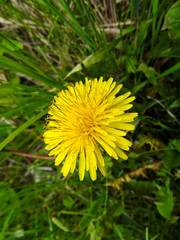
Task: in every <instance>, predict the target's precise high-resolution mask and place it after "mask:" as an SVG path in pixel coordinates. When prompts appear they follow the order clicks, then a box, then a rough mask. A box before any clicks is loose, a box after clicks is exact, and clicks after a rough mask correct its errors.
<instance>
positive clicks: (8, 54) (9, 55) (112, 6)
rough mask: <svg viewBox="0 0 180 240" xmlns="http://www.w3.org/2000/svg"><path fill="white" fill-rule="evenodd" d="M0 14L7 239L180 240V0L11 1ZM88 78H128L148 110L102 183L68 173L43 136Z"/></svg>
mask: <svg viewBox="0 0 180 240" xmlns="http://www.w3.org/2000/svg"><path fill="white" fill-rule="evenodd" d="M0 12H1V17H0V29H1V34H0V65H1V66H2V68H1V70H0V106H1V107H0V150H1V153H0V164H1V165H0V170H1V173H0V178H1V183H0V199H1V203H0V229H1V233H0V239H1V240H4V239H17V238H19V239H36V240H38V239H43V240H46V239H48V240H50V239H60V240H64V239H77V240H86V239H91V240H101V239H102V240H106V239H121V240H139V239H145V240H155V239H161V240H162V239H168V240H177V239H180V230H179V229H180V222H179V214H180V203H179V199H180V188H179V183H180V169H179V166H180V110H179V106H180V82H179V75H180V63H179V57H180V44H179V42H180V17H179V16H180V1H172V0H170V1H166V0H153V1H150V0H145V1H140V0H131V1H130V3H129V1H125V0H124V1H118V0H117V1H115V0H114V1H108V0H105V1H100V0H94V1H93V0H87V1H84V0H76V1H75V0H69V1H66V0H56V1H55V0H52V1H51V0H39V1H35V0H22V1H18V0H14V1H12V0H11V1H6V0H0ZM86 76H87V77H89V78H95V77H100V76H103V77H104V79H108V78H109V77H111V76H112V77H114V79H115V81H117V83H123V85H124V87H123V91H124V92H127V91H129V90H130V91H131V92H132V94H133V95H135V96H136V100H135V102H134V107H133V111H135V112H136V111H137V112H138V113H139V116H138V118H136V121H135V123H134V124H135V126H136V129H135V130H134V132H131V133H128V138H129V139H130V140H131V141H133V147H132V148H131V150H130V152H129V153H128V155H129V158H128V160H127V161H122V159H119V160H118V161H115V160H113V159H111V158H110V157H108V156H105V161H106V168H107V173H108V174H107V176H106V177H105V178H104V177H103V176H102V175H100V174H99V173H98V180H97V181H95V182H92V181H91V179H90V177H89V175H88V174H86V176H85V180H84V181H83V182H80V181H79V178H78V170H77V169H76V172H75V173H74V174H73V175H69V176H68V177H67V178H63V177H62V175H61V174H60V168H59V167H57V168H56V167H55V166H54V161H53V159H48V158H47V155H48V153H47V151H46V150H45V144H44V142H43V139H42V134H43V125H44V124H45V116H46V113H47V111H48V106H49V105H50V103H51V101H52V100H53V97H54V96H55V95H56V94H57V92H58V91H60V90H61V89H65V88H66V87H67V86H68V85H71V84H73V83H75V82H76V81H80V80H84V78H85V77H86ZM23 153H25V154H26V155H23ZM36 155H38V156H40V157H38V156H36Z"/></svg>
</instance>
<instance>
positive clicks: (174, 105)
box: [167, 98, 180, 109]
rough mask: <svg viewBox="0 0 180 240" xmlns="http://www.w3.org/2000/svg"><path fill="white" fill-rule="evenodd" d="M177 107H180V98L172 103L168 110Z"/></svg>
mask: <svg viewBox="0 0 180 240" xmlns="http://www.w3.org/2000/svg"><path fill="white" fill-rule="evenodd" d="M177 107H180V98H179V99H177V100H175V101H174V102H173V103H171V104H170V106H169V107H168V108H167V109H171V108H177Z"/></svg>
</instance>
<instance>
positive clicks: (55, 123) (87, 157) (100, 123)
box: [44, 77, 137, 181]
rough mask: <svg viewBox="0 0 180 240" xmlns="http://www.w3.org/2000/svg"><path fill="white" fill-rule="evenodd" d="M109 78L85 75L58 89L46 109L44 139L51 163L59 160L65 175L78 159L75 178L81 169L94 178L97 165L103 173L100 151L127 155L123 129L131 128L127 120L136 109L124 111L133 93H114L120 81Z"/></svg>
mask: <svg viewBox="0 0 180 240" xmlns="http://www.w3.org/2000/svg"><path fill="white" fill-rule="evenodd" d="M115 86H116V83H115V82H113V78H109V79H108V81H103V78H102V77H101V78H100V79H99V80H98V79H94V80H88V79H87V78H86V79H85V84H83V83H82V82H77V83H76V84H75V86H73V87H72V86H69V87H68V90H63V91H61V92H59V93H58V95H57V96H56V97H55V98H54V101H53V103H52V105H51V107H50V110H49V112H48V114H49V116H48V118H47V126H46V131H45V133H44V141H45V143H46V144H47V146H46V149H47V150H48V151H50V152H49V155H50V156H54V157H55V158H56V159H55V165H56V166H57V165H59V164H60V163H61V162H62V161H63V160H64V164H63V167H62V169H61V172H62V174H63V175H64V176H67V174H68V173H69V171H70V172H71V173H73V172H74V170H75V168H76V162H77V159H79V178H80V180H81V181H82V180H83V179H84V174H85V169H86V171H89V172H90V176H91V179H92V180H93V181H94V180H96V170H97V168H99V170H100V171H101V173H102V174H103V175H104V176H105V175H106V170H105V163H104V159H103V156H102V152H103V151H105V152H106V153H107V154H108V155H109V156H111V157H113V158H115V159H118V157H120V158H122V159H127V155H126V154H125V153H124V150H125V151H128V150H129V147H130V146H131V145H132V143H131V142H130V141H129V140H127V139H125V138H124V136H125V135H126V131H128V130H133V129H134V125H132V124H130V122H132V121H133V120H134V118H135V117H136V116H137V113H125V111H126V110H128V109H130V108H131V107H132V104H130V102H132V101H133V100H134V99H135V97H129V95H130V94H131V93H130V92H127V93H125V94H123V95H121V96H118V97H116V94H117V93H118V92H119V91H120V89H121V88H122V84H120V85H118V86H116V87H115Z"/></svg>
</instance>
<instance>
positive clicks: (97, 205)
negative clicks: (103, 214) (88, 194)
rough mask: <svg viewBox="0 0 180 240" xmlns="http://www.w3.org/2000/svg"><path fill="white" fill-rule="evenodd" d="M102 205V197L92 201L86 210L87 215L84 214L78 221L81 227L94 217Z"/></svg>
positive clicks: (85, 225)
mask: <svg viewBox="0 0 180 240" xmlns="http://www.w3.org/2000/svg"><path fill="white" fill-rule="evenodd" d="M101 205H102V199H101V198H100V199H98V200H96V201H94V202H93V204H92V206H91V208H90V209H89V210H88V215H84V216H83V217H82V219H81V221H80V225H81V228H82V229H84V228H86V227H87V226H88V225H89V224H90V222H91V221H92V220H93V218H95V216H96V214H97V212H98V211H99V209H100V207H101Z"/></svg>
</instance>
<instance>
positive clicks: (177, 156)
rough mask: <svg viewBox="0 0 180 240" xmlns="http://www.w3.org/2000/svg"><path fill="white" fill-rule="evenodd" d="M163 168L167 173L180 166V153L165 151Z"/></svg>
mask: <svg viewBox="0 0 180 240" xmlns="http://www.w3.org/2000/svg"><path fill="white" fill-rule="evenodd" d="M163 161H164V166H165V167H166V169H167V170H168V171H171V169H172V168H175V167H178V166H180V153H179V152H178V151H176V150H166V151H165V153H164V156H163Z"/></svg>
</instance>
